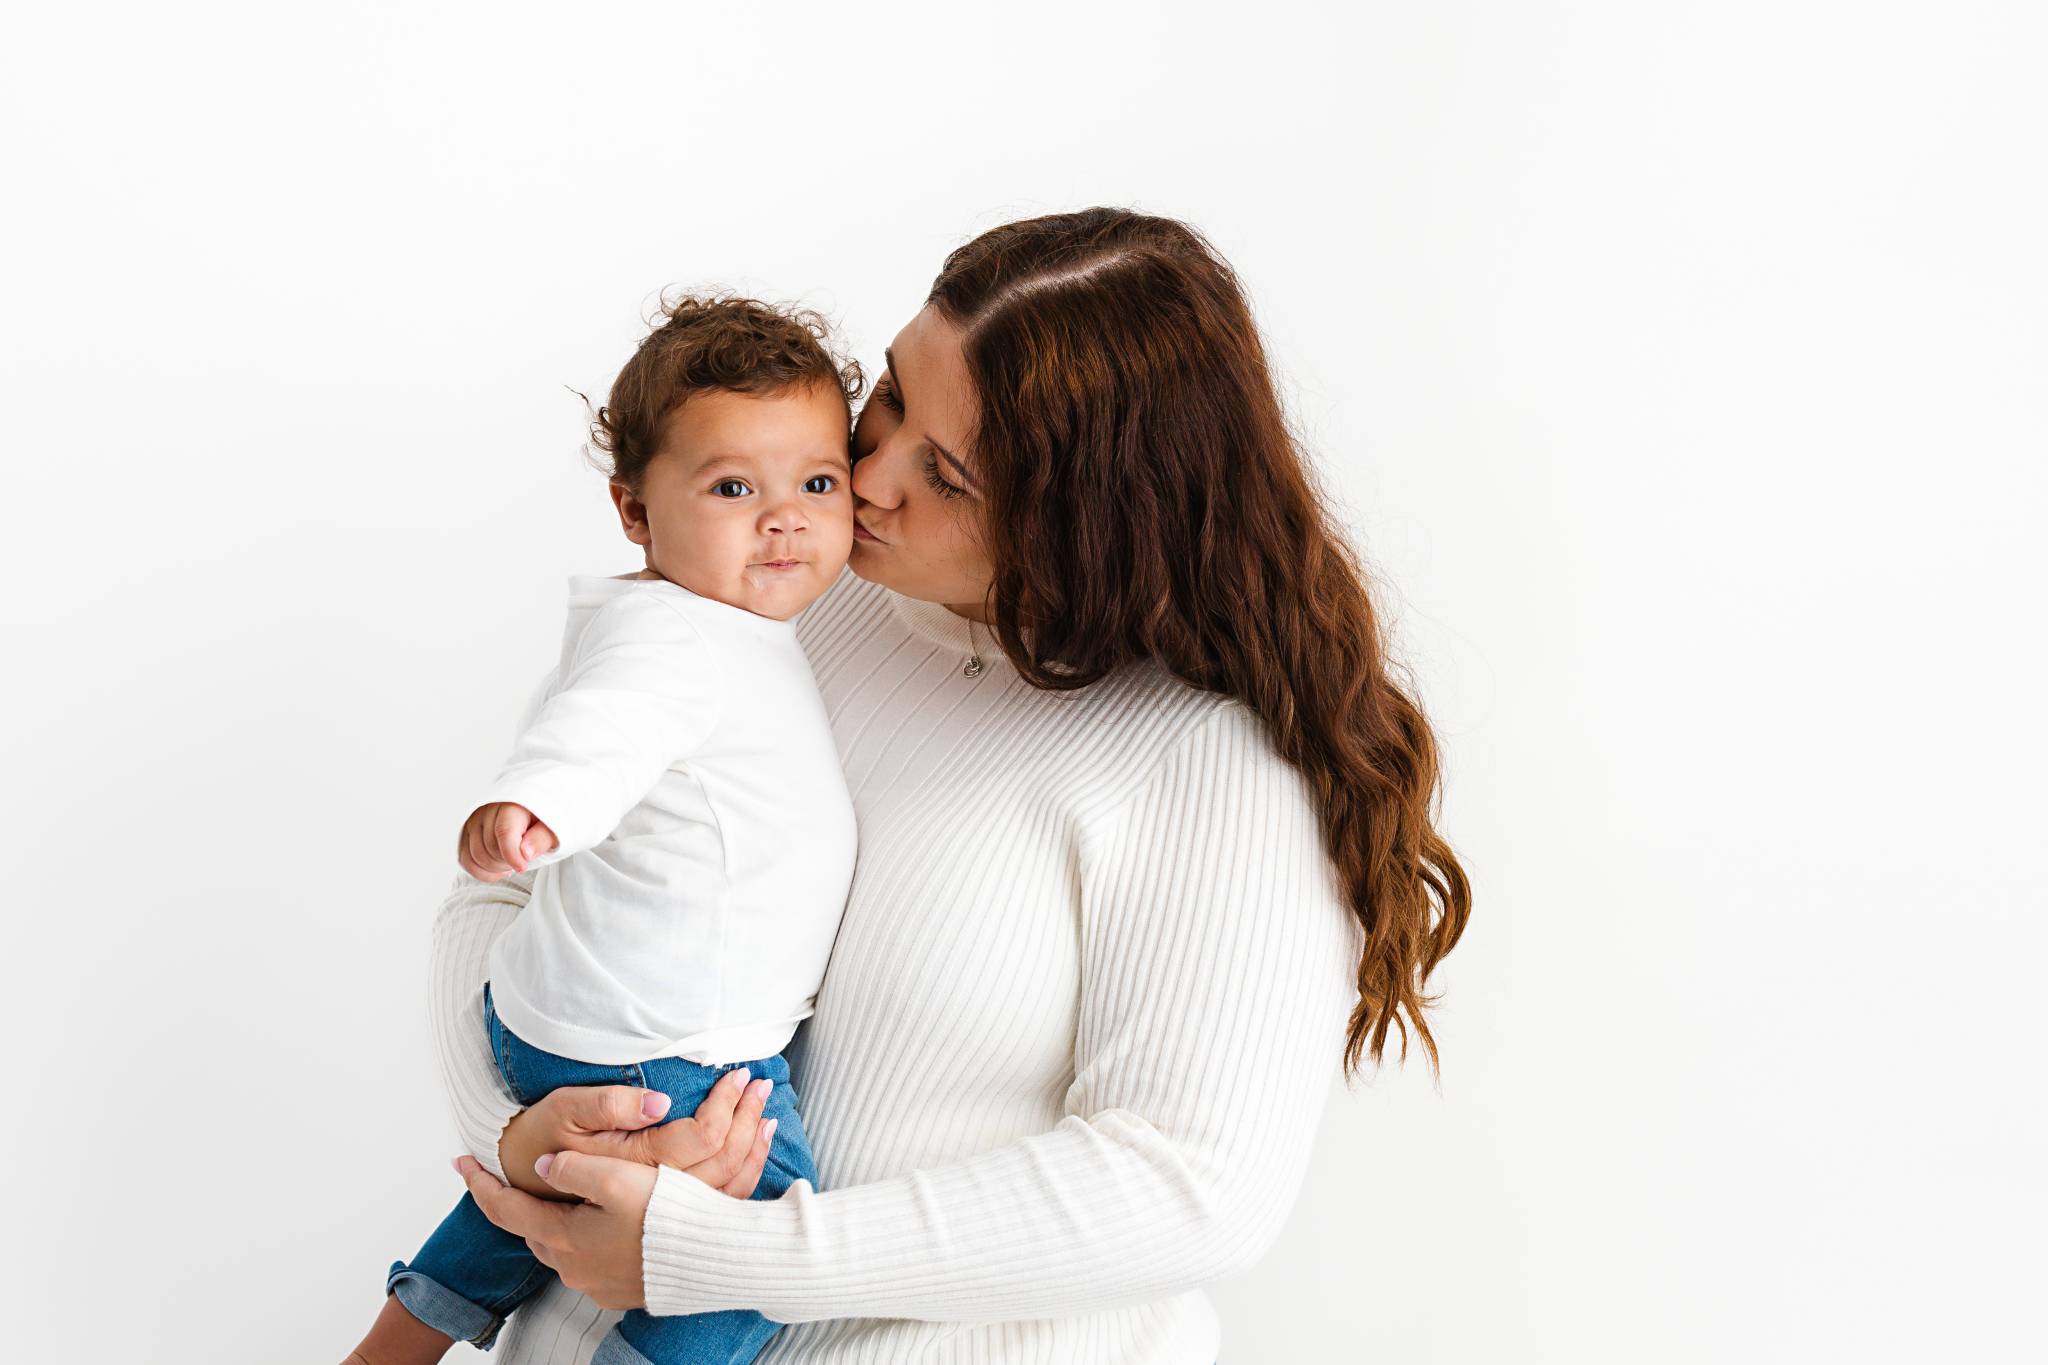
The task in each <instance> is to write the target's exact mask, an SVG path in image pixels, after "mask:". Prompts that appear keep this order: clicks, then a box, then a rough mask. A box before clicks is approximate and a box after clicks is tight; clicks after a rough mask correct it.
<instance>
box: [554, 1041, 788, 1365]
mask: <svg viewBox="0 0 2048 1365" xmlns="http://www.w3.org/2000/svg"><path fill="white" fill-rule="evenodd" d="M671 1065H677V1066H684V1067H693V1066H695V1065H696V1064H695V1063H692V1062H679V1061H678V1062H670V1061H662V1062H649V1063H647V1080H648V1083H649V1084H650V1085H653V1086H654V1087H655V1088H657V1089H667V1085H666V1084H664V1082H667V1081H669V1080H670V1079H671V1077H670V1076H669V1075H666V1074H664V1070H665V1069H666V1068H668V1067H669V1066H671ZM746 1067H747V1070H748V1071H749V1072H750V1073H752V1074H753V1075H754V1076H755V1077H756V1078H759V1077H762V1076H766V1077H768V1078H769V1079H770V1080H772V1081H774V1082H775V1088H774V1089H773V1090H771V1091H770V1092H768V1104H767V1107H766V1108H765V1109H763V1110H762V1111H761V1121H762V1122H763V1123H766V1122H767V1121H768V1120H769V1119H775V1120H776V1121H777V1122H776V1126H775V1139H774V1141H773V1143H772V1144H771V1145H770V1146H769V1148H768V1164H767V1165H766V1166H765V1167H763V1168H762V1170H761V1179H760V1180H759V1181H758V1182H757V1183H756V1184H755V1186H754V1193H753V1196H752V1197H753V1198H755V1199H776V1198H779V1197H781V1195H782V1194H783V1192H784V1191H786V1190H788V1189H789V1187H790V1186H791V1185H793V1184H795V1183H796V1182H797V1181H798V1180H800V1179H801V1180H807V1181H809V1182H810V1183H811V1187H812V1188H813V1189H816V1188H817V1185H818V1168H817V1165H816V1163H815V1162H814V1161H813V1159H812V1157H811V1143H810V1139H809V1138H808V1137H807V1136H805V1134H804V1124H803V1116H802V1115H801V1114H800V1113H798V1110H797V1103H798V1102H797V1094H796V1091H795V1089H794V1088H793V1087H791V1085H790V1083H789V1063H788V1062H786V1061H784V1060H783V1058H782V1056H781V1055H780V1054H777V1055H776V1056H773V1057H764V1058H762V1059H761V1060H759V1061H754V1062H748V1063H746ZM700 1070H707V1071H708V1072H709V1074H710V1077H711V1080H712V1081H714V1082H715V1081H716V1080H717V1078H718V1074H719V1073H718V1071H717V1070H715V1069H709V1068H700ZM704 1088H705V1089H709V1086H705V1087H704ZM674 1098H675V1099H676V1103H675V1104H674V1105H673V1106H671V1107H670V1109H669V1114H670V1116H671V1118H670V1121H673V1119H674V1118H675V1117H678V1116H681V1115H685V1114H690V1113H693V1112H695V1109H696V1103H695V1102H694V1101H692V1102H689V1103H685V1102H684V1101H683V1098H682V1096H681V1095H679V1094H678V1095H675V1096H674ZM699 1098H701V1094H700V1095H699ZM781 1328H782V1324H781V1323H779V1322H775V1321H773V1320H771V1319H769V1318H766V1317H763V1316H762V1315H761V1314H759V1313H757V1312H754V1311H753V1310H752V1309H749V1308H732V1309H726V1310H723V1311H720V1312H716V1313H688V1314H681V1315H677V1316H675V1317H657V1316H656V1315H654V1314H652V1313H649V1312H646V1311H645V1310H642V1309H634V1310H633V1311H632V1312H630V1313H628V1314H626V1316H625V1317H624V1318H622V1319H621V1320H620V1322H619V1325H618V1326H616V1327H614V1328H613V1329H612V1330H611V1331H610V1332H609V1333H607V1334H606V1336H605V1339H604V1340H603V1341H601V1342H599V1343H598V1346H597V1354H596V1355H594V1356H592V1357H591V1362H590V1365H685V1362H687V1365H700V1362H701V1363H702V1365H745V1362H747V1361H751V1360H752V1359H753V1358H754V1357H755V1356H756V1355H758V1354H760V1352H761V1348H762V1347H764V1346H766V1345H767V1344H768V1342H769V1339H770V1338H772V1337H773V1336H774V1335H775V1334H776V1332H778V1331H780V1330H781Z"/></svg>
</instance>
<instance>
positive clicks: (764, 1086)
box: [754, 1076, 775, 1100]
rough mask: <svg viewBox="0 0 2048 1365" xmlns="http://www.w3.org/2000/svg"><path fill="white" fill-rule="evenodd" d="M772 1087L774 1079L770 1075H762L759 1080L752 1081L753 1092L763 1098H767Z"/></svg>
mask: <svg viewBox="0 0 2048 1365" xmlns="http://www.w3.org/2000/svg"><path fill="white" fill-rule="evenodd" d="M774 1088H775V1079H774V1078H773V1077H772V1076H763V1077H762V1078H761V1079H760V1080H758V1081H755V1082H754V1093H755V1094H756V1095H759V1096H760V1097H761V1098H762V1099H764V1100H765V1099H767V1098H768V1092H769V1091H771V1090H773V1089H774Z"/></svg>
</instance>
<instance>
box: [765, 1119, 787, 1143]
mask: <svg viewBox="0 0 2048 1365" xmlns="http://www.w3.org/2000/svg"><path fill="white" fill-rule="evenodd" d="M780 1122H782V1120H781V1119H770V1120H768V1121H767V1122H766V1123H764V1124H762V1125H761V1136H762V1137H764V1138H766V1139H767V1140H768V1141H770V1142H773V1141H775V1125H776V1124H778V1123H780Z"/></svg>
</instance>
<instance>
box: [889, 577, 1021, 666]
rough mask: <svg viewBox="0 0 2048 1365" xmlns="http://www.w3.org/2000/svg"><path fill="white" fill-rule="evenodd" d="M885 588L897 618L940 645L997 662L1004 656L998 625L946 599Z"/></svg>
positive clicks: (969, 656)
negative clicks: (954, 606)
mask: <svg viewBox="0 0 2048 1365" xmlns="http://www.w3.org/2000/svg"><path fill="white" fill-rule="evenodd" d="M884 591H886V592H887V593H888V594H889V605H890V607H892V608H893V609H894V610H895V612H896V619H897V620H899V621H901V622H903V624H904V625H906V626H908V627H910V629H911V631H912V632H913V633H915V634H917V635H918V636H920V637H922V638H923V639H926V640H929V641H930V642H931V643H933V644H935V645H937V646H938V647H939V648H940V649H943V650H947V651H949V652H950V653H954V654H958V655H959V656H960V657H961V658H963V659H967V658H974V657H979V658H980V659H981V661H982V662H983V663H995V662H996V661H997V660H999V659H1002V658H1004V655H1003V647H1002V644H1001V642H999V641H998V640H997V639H996V629H995V627H994V626H985V625H983V624H982V623H981V622H979V621H970V620H968V619H967V618H966V617H964V616H962V615H961V614H960V613H959V612H957V611H954V610H953V609H952V608H951V607H948V606H947V605H946V604H945V603H943V602H926V601H924V600H922V599H921V598H916V597H905V596H904V595H903V594H902V593H900V592H897V591H896V590H895V589H893V588H889V589H884Z"/></svg>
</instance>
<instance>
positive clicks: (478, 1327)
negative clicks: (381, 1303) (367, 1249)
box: [384, 1261, 505, 1351]
mask: <svg viewBox="0 0 2048 1365" xmlns="http://www.w3.org/2000/svg"><path fill="white" fill-rule="evenodd" d="M384 1292H385V1293H387V1294H396V1295H398V1301H399V1303H400V1304H402V1305H404V1307H405V1311H406V1312H408V1313H410V1314H412V1315H413V1316H414V1317H416V1318H418V1319H419V1320H420V1321H421V1322H423V1323H425V1324H426V1325H427V1326H429V1327H431V1328H433V1329H434V1330H435V1331H437V1332H445V1333H446V1334H447V1335H449V1336H451V1337H453V1338H455V1340H457V1341H466V1342H468V1343H469V1344H470V1345H472V1346H474V1347H476V1348H477V1349H478V1350H482V1351H488V1350H490V1349H491V1345H492V1343H494V1342H495V1341H497V1339H498V1329H499V1328H500V1327H503V1326H504V1325H505V1319H504V1318H502V1317H499V1316H497V1315H496V1314H494V1313H490V1312H487V1311H486V1310H484V1309H482V1308H479V1307H477V1306H476V1305H475V1304H473V1303H471V1302H470V1301H469V1300H468V1299H465V1298H463V1297H462V1295H460V1294H457V1293H455V1292H454V1291H453V1290H451V1289H447V1288H444V1287H443V1286H442V1285H441V1284H439V1283H438V1282H436V1281H434V1280H432V1279H430V1278H428V1277H427V1276H425V1275H422V1274H420V1272H419V1271H417V1270H410V1269H407V1267H406V1264H405V1262H404V1261H393V1262H392V1263H391V1274H390V1275H389V1277H388V1278H386V1279H385V1281H384Z"/></svg>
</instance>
